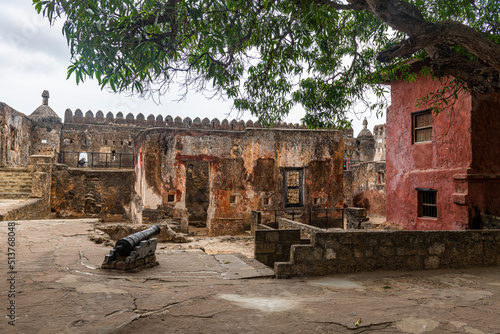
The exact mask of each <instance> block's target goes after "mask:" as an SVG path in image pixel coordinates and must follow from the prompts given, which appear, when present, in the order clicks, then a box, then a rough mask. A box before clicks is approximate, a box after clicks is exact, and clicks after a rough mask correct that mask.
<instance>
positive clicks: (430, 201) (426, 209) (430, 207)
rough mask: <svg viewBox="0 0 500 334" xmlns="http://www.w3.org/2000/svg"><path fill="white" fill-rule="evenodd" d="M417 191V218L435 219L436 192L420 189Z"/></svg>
mask: <svg viewBox="0 0 500 334" xmlns="http://www.w3.org/2000/svg"><path fill="white" fill-rule="evenodd" d="M417 191H418V216H419V217H431V218H437V202H436V199H437V190H434V189H421V188H417Z"/></svg>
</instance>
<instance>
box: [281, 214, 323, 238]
mask: <svg viewBox="0 0 500 334" xmlns="http://www.w3.org/2000/svg"><path fill="white" fill-rule="evenodd" d="M278 228H279V229H280V230H287V229H294V230H295V229H298V230H299V231H300V236H301V238H309V239H310V238H311V237H312V235H313V234H314V233H317V232H324V231H325V230H323V229H321V228H318V227H314V226H310V225H306V224H302V223H299V222H296V221H293V220H290V219H286V218H280V219H279V220H278Z"/></svg>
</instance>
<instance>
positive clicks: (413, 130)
mask: <svg viewBox="0 0 500 334" xmlns="http://www.w3.org/2000/svg"><path fill="white" fill-rule="evenodd" d="M423 114H430V117H431V124H430V125H428V126H422V127H419V128H417V127H416V117H417V116H420V115H423ZM432 128H433V120H432V109H425V110H420V111H415V112H412V113H411V134H412V144H419V143H430V142H432ZM426 129H430V130H431V137H430V140H424V141H417V131H422V130H426Z"/></svg>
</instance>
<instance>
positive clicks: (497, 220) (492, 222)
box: [481, 214, 500, 230]
mask: <svg viewBox="0 0 500 334" xmlns="http://www.w3.org/2000/svg"><path fill="white" fill-rule="evenodd" d="M481 224H482V226H483V228H486V229H492V230H496V229H500V216H492V215H485V214H481Z"/></svg>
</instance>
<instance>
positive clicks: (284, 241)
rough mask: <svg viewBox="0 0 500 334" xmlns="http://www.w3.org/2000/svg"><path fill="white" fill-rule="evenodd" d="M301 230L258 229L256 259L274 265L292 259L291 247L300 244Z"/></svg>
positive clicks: (256, 233)
mask: <svg viewBox="0 0 500 334" xmlns="http://www.w3.org/2000/svg"><path fill="white" fill-rule="evenodd" d="M300 242H301V241H300V230H256V231H255V248H254V253H255V259H256V260H257V261H259V262H262V263H264V264H265V265H267V266H269V267H272V266H273V265H274V263H275V262H278V261H289V260H290V247H291V246H292V245H298V244H300Z"/></svg>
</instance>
